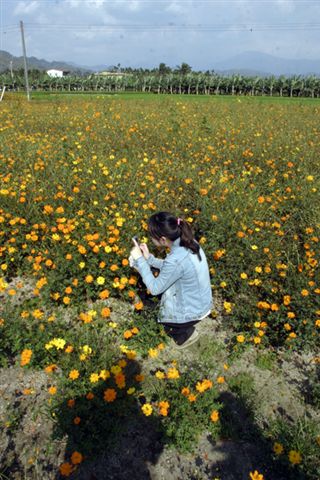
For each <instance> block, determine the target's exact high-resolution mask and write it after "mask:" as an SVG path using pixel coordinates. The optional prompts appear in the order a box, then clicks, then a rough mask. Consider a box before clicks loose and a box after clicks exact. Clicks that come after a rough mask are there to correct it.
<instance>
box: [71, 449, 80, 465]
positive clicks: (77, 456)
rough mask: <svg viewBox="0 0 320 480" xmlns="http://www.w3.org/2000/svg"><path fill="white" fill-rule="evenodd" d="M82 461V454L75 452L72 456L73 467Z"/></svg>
mask: <svg viewBox="0 0 320 480" xmlns="http://www.w3.org/2000/svg"><path fill="white" fill-rule="evenodd" d="M82 460H83V456H82V454H81V453H80V452H73V454H72V455H71V462H72V463H73V465H77V464H79V463H81V462H82Z"/></svg>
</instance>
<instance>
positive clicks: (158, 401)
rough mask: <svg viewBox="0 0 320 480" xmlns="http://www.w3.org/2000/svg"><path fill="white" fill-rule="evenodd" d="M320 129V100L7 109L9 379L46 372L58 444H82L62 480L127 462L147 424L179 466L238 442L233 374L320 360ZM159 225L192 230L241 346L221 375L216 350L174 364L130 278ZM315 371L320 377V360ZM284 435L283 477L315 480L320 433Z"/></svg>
mask: <svg viewBox="0 0 320 480" xmlns="http://www.w3.org/2000/svg"><path fill="white" fill-rule="evenodd" d="M319 114H320V102H319V101H318V100H316V99H315V100H314V101H300V100H299V101H298V100H297V101H288V100H287V101H280V100H272V99H258V98H246V97H242V98H241V99H240V98H229V99H222V98H214V99H213V98H201V99H195V98H194V97H189V98H185V99H184V98H183V96H176V97H174V98H171V97H170V98H168V97H165V96H146V97H142V98H135V97H134V96H131V97H130V96H129V97H128V98H127V97H122V96H100V97H99V96H92V97H89V96H88V97H76V98H68V97H63V96H60V97H59V96H57V97H56V98H55V100H54V101H46V100H45V99H39V100H33V101H31V102H30V103H27V102H26V101H25V100H24V99H22V98H21V97H19V96H18V97H17V96H14V95H10V94H8V95H7V97H6V98H5V101H3V102H2V104H1V110H0V139H1V142H0V178H1V185H0V239H1V242H0V298H1V307H0V334H1V336H0V366H1V367H2V369H10V368H15V369H18V370H19V371H22V372H31V371H32V372H39V373H40V372H41V374H45V378H46V384H45V385H46V386H45V390H46V397H45V399H44V401H43V408H42V413H43V412H44V413H43V414H45V415H47V417H48V418H50V422H53V432H52V438H55V439H57V438H60V439H61V438H65V437H66V436H67V438H68V445H67V448H66V450H65V454H64V457H63V458H62V461H61V462H60V463H59V465H56V472H55V474H56V473H57V472H59V475H61V477H68V476H75V477H74V478H77V477H76V475H78V474H79V472H81V469H82V468H83V465H84V464H85V463H86V461H89V459H92V458H95V456H96V455H99V454H100V453H101V448H102V446H104V447H106V448H111V446H112V445H113V444H114V443H115V442H116V439H117V436H119V431H121V428H122V426H123V423H124V418H125V417H128V416H129V417H130V415H131V416H135V417H137V416H138V417H139V418H140V417H141V419H142V420H141V421H142V422H150V425H151V424H152V426H153V427H154V428H155V430H156V431H159V432H161V435H162V437H161V438H163V439H164V440H163V442H164V445H169V446H171V447H172V448H176V449H177V450H178V451H183V452H190V451H192V449H193V448H194V446H195V445H196V443H197V440H198V438H199V436H200V435H201V434H202V433H203V432H208V433H209V434H210V435H211V437H212V439H215V440H218V439H221V438H226V437H228V435H227V434H226V430H225V429H224V426H225V422H224V421H223V418H222V416H223V411H224V402H223V400H222V399H223V397H222V396H221V395H222V392H225V391H227V389H228V385H229V382H228V374H229V366H230V364H231V363H232V362H234V363H236V362H237V358H240V356H241V355H243V354H244V353H245V352H248V351H252V352H255V353H254V355H258V356H260V357H259V358H262V357H261V356H263V355H268V354H269V353H270V354H272V355H277V354H278V352H282V353H284V354H285V355H287V354H288V355H289V354H290V352H298V353H299V352H316V351H317V345H319V343H318V342H319V329H320V295H319V294H320V281H319V278H320V276H319V261H320V248H319V247H320V245H319V240H320V233H319V227H320V201H319V192H320V174H319V168H318V162H319V152H320V122H319V118H320V117H319ZM160 210H167V211H173V212H174V213H176V214H177V215H179V216H180V217H182V218H184V219H186V220H188V221H189V222H190V223H191V224H192V225H193V228H194V231H195V234H196V237H197V239H198V240H199V242H200V243H201V245H202V247H203V248H204V250H205V252H206V255H207V258H208V262H209V266H210V273H211V279H212V288H213V293H214V298H215V299H216V302H217V304H216V310H215V311H214V312H213V317H219V318H220V320H221V325H222V328H223V329H226V330H228V332H229V333H228V338H227V342H225V345H226V346H225V348H226V357H225V358H223V359H222V357H221V358H220V360H221V363H219V362H218V363H217V362H216V359H215V358H214V355H215V353H214V349H213V350H212V352H213V353H212V355H209V356H208V359H207V360H206V361H204V360H203V362H202V363H201V362H200V363H199V362H198V360H197V359H196V353H195V358H194V359H193V360H194V362H193V363H194V365H198V368H184V362H183V361H180V360H179V358H176V357H175V356H173V357H172V355H171V353H170V352H168V349H169V346H168V344H169V341H168V338H167V337H166V336H165V334H164V332H163V330H162V328H161V326H159V325H158V324H157V322H156V312H157V300H156V299H155V300H154V299H153V300H152V298H151V297H150V296H148V294H147V293H146V292H145V291H143V288H142V285H141V282H140V280H139V278H138V275H137V274H136V272H135V271H134V270H132V269H131V268H130V266H129V264H128V256H129V252H130V249H131V247H132V242H131V237H132V236H133V235H137V236H138V237H139V238H140V239H142V238H145V240H146V241H148V240H149V242H150V239H148V235H147V231H146V221H147V219H148V217H149V216H150V215H151V214H152V213H154V212H155V211H160ZM158 255H161V254H160V253H158ZM212 323H214V319H212ZM212 342H213V343H214V341H213V339H212ZM213 343H212V345H213ZM195 348H196V347H192V349H195ZM206 348H207V350H206V351H210V342H209V344H208V345H207V346H206ZM192 351H193V350H192ZM195 352H196V350H195ZM177 357H178V356H177ZM200 357H201V355H200ZM263 358H265V357H263ZM166 359H167V361H166ZM168 359H170V361H169V360H168ZM200 360H201V358H200ZM210 361H211V364H210ZM144 362H145V363H144ZM197 362H198V363H197ZM311 362H312V363H313V365H315V368H319V356H317V355H316V354H314V355H313V354H312V355H311ZM212 363H214V364H217V365H218V366H217V365H216V366H215V369H214V370H212V371H211V370H210V368H211V367H210V368H209V366H210V365H212ZM148 366H149V368H148ZM208 372H211V374H210V375H209V374H208ZM213 372H214V373H213ZM315 383H316V382H315ZM231 384H232V381H231V378H230V385H231ZM43 388H44V387H43ZM233 388H234V391H236V390H237V388H238V385H236V384H235V383H233ZM319 393H320V392H319V389H318V390H316V387H315V388H314V389H313V390H312V402H311V401H310V402H311V403H312V404H313V406H314V408H315V409H316V410H317V412H318V414H320V404H319V401H320V400H319ZM21 395H22V396H24V397H30V398H31V397H32V396H33V395H36V392H35V391H33V389H32V388H26V389H25V390H24V391H23V392H21ZM309 400H310V399H309ZM8 418H9V417H8V415H7V413H4V414H3V415H2V418H1V421H2V422H3V425H4V426H5V428H6V429H7V430H8V432H9V433H10V429H11V430H12V429H14V428H18V425H19V422H17V424H16V425H15V426H14V424H13V423H12V422H11V420H10V419H9V420H8ZM146 425H148V423H146ZM279 425H280V424H278V426H277V427H276V426H275V425H274V426H273V429H271V427H270V429H269V430H268V432H267V433H266V437H268V439H269V440H268V441H269V442H271V443H270V449H271V450H272V453H271V457H270V458H273V461H274V462H280V463H279V465H280V464H281V468H288V470H287V473H286V475H287V476H285V477H284V478H295V479H298V478H301V479H302V478H310V479H316V478H317V475H318V474H320V470H319V468H320V462H319V461H318V460H314V459H315V458H317V457H318V458H319V453H320V431H319V429H318V430H317V429H316V428H315V429H313V428H311V427H310V425H309V427H308V428H309V429H308V435H309V436H308V435H306V436H304V437H303V441H302V440H301V435H300V433H301V432H300V433H299V431H298V430H297V431H296V432H294V428H293V427H292V429H291V430H290V429H289V430H288V429H287V430H286V431H284V429H283V428H282V427H283V425H282V426H279ZM146 428H148V427H146ZM292 432H294V433H292ZM9 433H8V435H9ZM304 434H305V431H304ZM101 444H103V445H101ZM32 456H33V457H34V453H33V455H32ZM277 465H278V464H277ZM1 467H2V470H3V472H4V474H6V472H10V468H11V467H10V466H8V464H6V463H5V462H4V463H3V465H2V466H1ZM9 467H10V468H9ZM34 468H35V467H34V462H31V461H30V462H29V463H28V469H29V471H30V472H34V470H33V469H34ZM257 468H258V466H257ZM261 468H263V467H261ZM279 468H280V467H279ZM0 471H1V470H0ZM266 472H267V469H266V470H265V471H261V470H260V471H258V470H256V469H252V471H251V472H248V477H247V478H248V479H249V478H253V479H255V480H257V479H260V480H261V479H263V478H265V480H267V479H268V478H276V477H271V476H270V477H268V476H267V474H266ZM288 472H289V473H288ZM33 474H34V473H30V475H33ZM47 475H48V476H47V478H54V477H50V476H49V473H47ZM264 475H265V476H264ZM288 475H292V477H289V476H288ZM299 475H300V476H299ZM4 478H5V477H4ZM10 478H20V477H10ZM21 478H24V477H21ZM28 478H37V477H36V476H34V477H32V476H30V477H28ZM42 478H45V477H42ZM55 478H57V477H55ZM79 478H80V477H79ZM105 478H108V477H105ZM110 478H111V477H110ZM119 478H120V477H119ZM121 478H122V477H121ZM146 478H147V477H146ZM196 478H198V477H196ZM199 478H200V477H199ZM201 478H207V477H201ZM208 478H209V477H208ZM217 478H218V477H217ZM219 478H220V477H219ZM278 478H280V477H278ZM281 478H282V477H281ZM222 480H223V477H222Z"/></svg>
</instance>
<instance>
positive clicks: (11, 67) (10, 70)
mask: <svg viewBox="0 0 320 480" xmlns="http://www.w3.org/2000/svg"><path fill="white" fill-rule="evenodd" d="M10 73H11V80H13V71H12V60H10Z"/></svg>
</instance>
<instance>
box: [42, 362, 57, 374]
mask: <svg viewBox="0 0 320 480" xmlns="http://www.w3.org/2000/svg"><path fill="white" fill-rule="evenodd" d="M57 368H58V366H57V365H56V364H55V363H52V364H51V365H48V366H47V367H46V368H45V369H44V371H45V372H46V373H51V372H54V371H55V370H57Z"/></svg>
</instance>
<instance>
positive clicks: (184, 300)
mask: <svg viewBox="0 0 320 480" xmlns="http://www.w3.org/2000/svg"><path fill="white" fill-rule="evenodd" d="M200 255H201V261H200V260H199V258H198V255H197V254H194V253H192V252H191V251H190V250H189V249H187V248H185V247H181V246H180V238H177V239H176V240H175V241H174V242H173V244H172V247H171V251H170V253H169V254H168V255H167V256H166V258H165V259H164V260H162V259H159V258H155V257H154V256H153V255H151V254H150V256H149V258H148V260H146V259H145V258H144V257H143V256H142V257H139V258H138V259H137V260H135V261H134V267H135V268H136V269H137V270H138V272H139V273H140V275H141V277H142V280H143V282H144V284H145V285H146V287H147V288H148V290H149V291H150V293H151V295H159V294H162V296H161V303H160V316H159V318H158V321H159V322H161V323H164V322H168V323H185V322H190V321H192V320H199V319H200V318H202V317H203V316H204V315H205V314H206V313H208V312H209V311H210V310H211V309H212V307H213V303H212V291H211V283H210V275H209V268H208V263H207V259H206V256H205V254H204V251H203V250H202V248H201V247H200ZM150 267H154V268H157V269H159V270H160V273H159V275H158V276H157V277H155V276H154V275H153V273H152V271H151V268H150Z"/></svg>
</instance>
